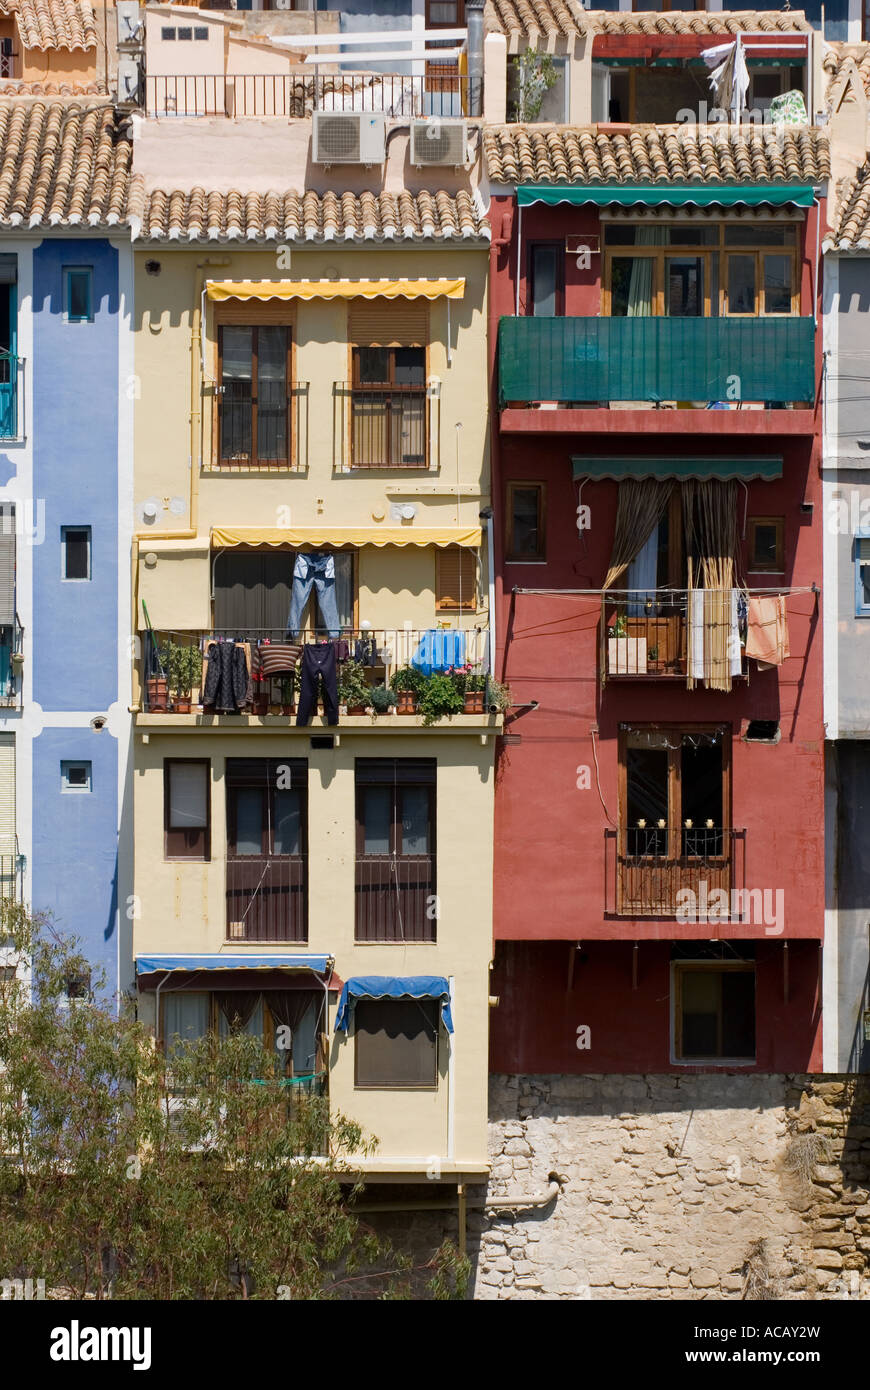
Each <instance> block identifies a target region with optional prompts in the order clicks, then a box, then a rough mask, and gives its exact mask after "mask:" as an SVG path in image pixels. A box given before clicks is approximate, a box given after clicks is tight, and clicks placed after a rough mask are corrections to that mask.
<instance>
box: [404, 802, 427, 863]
mask: <svg viewBox="0 0 870 1390" xmlns="http://www.w3.org/2000/svg"><path fill="white" fill-rule="evenodd" d="M402 853H403V854H428V853H429V790H428V788H427V787H404V788H403V789H402Z"/></svg>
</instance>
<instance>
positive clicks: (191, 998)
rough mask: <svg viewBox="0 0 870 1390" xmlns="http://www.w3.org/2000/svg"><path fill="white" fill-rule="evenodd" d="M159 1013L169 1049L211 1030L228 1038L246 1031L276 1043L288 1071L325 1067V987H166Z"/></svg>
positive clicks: (304, 1071)
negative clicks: (322, 1034)
mask: <svg viewBox="0 0 870 1390" xmlns="http://www.w3.org/2000/svg"><path fill="white" fill-rule="evenodd" d="M160 1014H161V1017H160V1025H161V1033H160V1035H161V1039H162V1043H163V1047H164V1049H165V1050H166V1052H167V1053H169V1054H171V1053H172V1052H174V1051H176V1049H178V1048H179V1047H180V1046H182V1045H183V1044H184V1043H186V1042H196V1041H198V1040H199V1039H200V1038H204V1037H207V1036H208V1035H209V1034H216V1035H217V1036H218V1037H221V1038H226V1037H228V1036H230V1034H232V1033H238V1032H243V1033H246V1034H248V1036H249V1037H253V1038H257V1039H258V1040H260V1041H262V1043H263V1046H264V1047H265V1048H267V1049H269V1050H271V1049H272V1048H274V1049H275V1052H276V1054H277V1059H278V1062H279V1064H280V1066H281V1068H282V1070H283V1071H284V1073H285V1074H286V1075H288V1076H310V1075H311V1074H312V1073H315V1072H322V1071H325V1070H326V1064H325V1060H324V1058H323V1053H322V1050H321V1040H320V1036H319V1034H320V1030H321V1029H322V1026H323V992H322V991H320V992H315V991H312V990H303V989H293V990H273V989H268V990H264V991H263V993H262V994H252V992H250V991H242V992H235V991H231V990H218V991H209V992H206V991H194V990H191V991H188V990H172V989H167V990H165V991H163V992H162V993H161V996H160ZM279 1029H281V1030H282V1031H281V1032H280V1033H279V1031H278V1030H279Z"/></svg>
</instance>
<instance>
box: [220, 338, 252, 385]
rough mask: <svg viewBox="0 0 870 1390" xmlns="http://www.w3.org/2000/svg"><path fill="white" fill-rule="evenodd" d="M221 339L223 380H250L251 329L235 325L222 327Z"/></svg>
mask: <svg viewBox="0 0 870 1390" xmlns="http://www.w3.org/2000/svg"><path fill="white" fill-rule="evenodd" d="M221 341H222V358H221V362H222V371H223V379H224V381H250V380H251V360H252V358H251V354H252V348H253V330H252V329H250V328H237V327H233V328H224V329H223V330H222V340H221Z"/></svg>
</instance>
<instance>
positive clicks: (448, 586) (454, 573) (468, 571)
mask: <svg viewBox="0 0 870 1390" xmlns="http://www.w3.org/2000/svg"><path fill="white" fill-rule="evenodd" d="M435 566H436V577H435V607H436V609H438V610H439V611H447V612H450V611H451V610H452V611H453V612H463V613H464V612H474V611H476V609H477V554H476V552H475V551H473V550H462V549H460V548H459V546H456V547H455V548H451V549H450V550H439V551H438V555H437V557H436V560H435Z"/></svg>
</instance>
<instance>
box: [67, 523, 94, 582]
mask: <svg viewBox="0 0 870 1390" xmlns="http://www.w3.org/2000/svg"><path fill="white" fill-rule="evenodd" d="M90 539H91V533H90V529H89V528H86V527H83V528H81V529H80V530H79V529H74V528H73V527H71V526H67V527H65V529H64V533H63V541H64V569H63V577H64V579H90Z"/></svg>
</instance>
